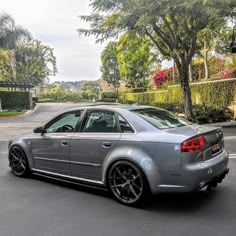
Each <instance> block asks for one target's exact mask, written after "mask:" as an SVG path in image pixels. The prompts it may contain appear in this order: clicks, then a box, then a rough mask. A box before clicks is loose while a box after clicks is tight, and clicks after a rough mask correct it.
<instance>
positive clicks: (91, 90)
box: [81, 81, 100, 100]
mask: <svg viewBox="0 0 236 236" xmlns="http://www.w3.org/2000/svg"><path fill="white" fill-rule="evenodd" d="M81 90H82V91H83V93H82V94H88V98H89V100H90V98H91V96H92V97H93V98H98V95H99V91H100V85H99V83H98V81H85V82H84V83H83V84H82V88H81Z"/></svg>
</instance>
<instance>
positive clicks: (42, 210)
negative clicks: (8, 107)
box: [0, 104, 236, 236]
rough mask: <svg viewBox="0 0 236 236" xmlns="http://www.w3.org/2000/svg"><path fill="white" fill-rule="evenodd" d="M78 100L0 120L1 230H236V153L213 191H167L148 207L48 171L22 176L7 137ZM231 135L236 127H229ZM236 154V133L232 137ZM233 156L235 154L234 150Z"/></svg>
mask: <svg viewBox="0 0 236 236" xmlns="http://www.w3.org/2000/svg"><path fill="white" fill-rule="evenodd" d="M75 106H77V105H73V104H45V105H42V106H41V107H40V108H39V109H38V110H37V111H36V112H35V113H33V114H32V115H30V116H28V117H21V118H11V119H7V120H0V236H13V235H17V236H116V235H117V236H121V235H123V236H126V235H129V236H143V235H148V236H152V235H153V236H158V235H160V236H172V235H174V236H177V235H181V236H185V235H189V236H195V235H196V236H199V235H209V236H211V235H212V236H213V235H214V236H222V235H235V232H236V224H235V222H236V201H235V199H236V159H234V158H232V159H230V163H229V165H230V173H229V175H228V176H227V177H226V179H225V180H224V181H223V183H222V184H221V185H220V186H219V187H218V188H216V189H214V190H213V191H211V192H205V191H201V192H198V193H194V194H162V195H159V196H155V197H153V199H152V202H151V203H150V204H149V205H147V206H146V207H145V208H143V209H136V208H130V207H126V206H123V205H121V204H118V203H117V202H115V201H114V200H112V199H111V198H110V197H109V195H108V194H107V193H106V192H104V191H99V190H93V189H89V188H86V187H80V186H77V185H72V184H65V183H61V182H59V181H54V180H48V179H46V178H43V177H33V178H31V179H21V178H16V177H15V176H13V174H12V173H11V172H10V170H9V168H8V161H7V141H8V140H9V139H10V138H11V137H12V136H15V135H17V134H19V133H24V132H28V131H30V130H32V128H33V127H37V126H40V125H41V124H44V123H45V121H47V120H48V119H50V118H51V116H54V115H55V114H57V113H58V112H61V111H63V110H66V109H68V108H71V107H75ZM225 135H226V137H233V136H234V135H236V129H235V128H234V129H232V128H231V129H226V130H225ZM226 148H227V150H228V151H229V152H230V153H231V154H233V153H235V154H236V138H235V139H227V138H226ZM232 157H233V155H232Z"/></svg>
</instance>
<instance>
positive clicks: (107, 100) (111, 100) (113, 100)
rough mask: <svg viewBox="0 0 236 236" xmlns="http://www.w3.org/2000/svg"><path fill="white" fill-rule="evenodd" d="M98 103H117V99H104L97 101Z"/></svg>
mask: <svg viewBox="0 0 236 236" xmlns="http://www.w3.org/2000/svg"><path fill="white" fill-rule="evenodd" d="M96 102H112V103H114V102H116V98H102V99H98V100H96Z"/></svg>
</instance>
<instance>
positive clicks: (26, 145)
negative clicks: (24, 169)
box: [8, 137, 34, 169]
mask: <svg viewBox="0 0 236 236" xmlns="http://www.w3.org/2000/svg"><path fill="white" fill-rule="evenodd" d="M13 146H18V147H20V148H21V149H22V150H23V151H24V153H25V155H26V158H27V160H28V164H29V168H30V169H32V168H34V163H33V158H32V151H31V141H29V140H25V139H22V138H21V137H19V138H17V139H16V140H14V141H10V142H9V146H8V151H10V149H11V148H12V147H13Z"/></svg>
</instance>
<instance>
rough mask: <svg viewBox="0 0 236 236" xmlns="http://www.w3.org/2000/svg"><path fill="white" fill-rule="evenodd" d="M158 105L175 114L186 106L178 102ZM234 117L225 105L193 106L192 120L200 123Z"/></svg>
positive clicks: (227, 119) (221, 120) (226, 119)
mask: <svg viewBox="0 0 236 236" xmlns="http://www.w3.org/2000/svg"><path fill="white" fill-rule="evenodd" d="M156 106H157V107H159V108H163V109H166V110H168V111H171V112H173V113H175V114H177V115H178V114H179V113H184V106H183V105H181V104H177V103H164V104H163V103H162V104H156ZM232 118H233V114H232V112H231V111H230V110H229V109H228V108H225V107H222V108H214V107H208V106H204V105H194V106H193V118H192V120H191V121H193V122H195V123H198V124H207V123H216V122H225V121H229V120H231V119H232Z"/></svg>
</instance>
